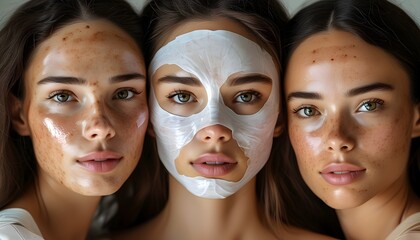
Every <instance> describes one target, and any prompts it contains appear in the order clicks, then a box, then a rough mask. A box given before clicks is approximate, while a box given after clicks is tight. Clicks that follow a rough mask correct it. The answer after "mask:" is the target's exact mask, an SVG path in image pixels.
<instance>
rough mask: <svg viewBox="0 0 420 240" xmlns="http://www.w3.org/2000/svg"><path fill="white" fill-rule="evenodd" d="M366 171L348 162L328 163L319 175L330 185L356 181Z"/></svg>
mask: <svg viewBox="0 0 420 240" xmlns="http://www.w3.org/2000/svg"><path fill="white" fill-rule="evenodd" d="M365 172H366V168H362V167H359V166H356V165H352V164H348V163H331V164H328V165H327V166H326V167H325V168H324V169H323V170H322V171H321V172H319V173H320V174H321V176H322V177H323V178H324V180H325V181H327V182H328V183H329V184H331V185H338V186H339V185H347V184H350V183H352V182H354V181H356V180H357V179H358V178H359V177H361V176H362V175H363V174H364V173H365Z"/></svg>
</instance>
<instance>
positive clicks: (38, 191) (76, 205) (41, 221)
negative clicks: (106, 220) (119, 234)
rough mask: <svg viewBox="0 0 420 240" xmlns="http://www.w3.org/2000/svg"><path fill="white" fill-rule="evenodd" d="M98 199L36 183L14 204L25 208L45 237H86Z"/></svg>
mask: <svg viewBox="0 0 420 240" xmlns="http://www.w3.org/2000/svg"><path fill="white" fill-rule="evenodd" d="M99 201H100V197H96V196H95V197H88V196H83V195H80V194H78V193H75V192H73V191H71V190H68V189H67V188H65V187H64V186H57V185H54V186H51V185H49V184H35V185H33V186H31V187H30V188H29V189H28V191H26V193H25V194H24V195H23V196H22V197H21V198H20V199H18V200H17V201H16V202H15V203H14V204H13V207H21V208H24V209H26V210H28V211H29V212H30V213H31V215H32V217H33V218H34V220H35V222H36V224H37V225H38V227H39V229H40V231H41V233H42V235H43V237H44V238H45V239H64V240H65V239H86V237H87V233H88V230H89V227H90V225H91V220H92V218H93V215H94V214H95V210H96V207H97V205H98V203H99Z"/></svg>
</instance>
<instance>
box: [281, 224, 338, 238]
mask: <svg viewBox="0 0 420 240" xmlns="http://www.w3.org/2000/svg"><path fill="white" fill-rule="evenodd" d="M281 228H282V232H283V234H282V235H283V236H284V239H291V240H301V239H302V240H307V239H311V240H336V238H333V237H330V236H326V235H322V234H319V233H316V232H311V231H309V230H306V229H303V228H297V227H293V226H288V225H283V226H282V227H281Z"/></svg>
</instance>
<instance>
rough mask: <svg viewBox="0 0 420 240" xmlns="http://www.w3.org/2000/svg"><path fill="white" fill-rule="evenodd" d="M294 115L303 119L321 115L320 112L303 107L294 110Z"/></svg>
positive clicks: (312, 108) (309, 107)
mask: <svg viewBox="0 0 420 240" xmlns="http://www.w3.org/2000/svg"><path fill="white" fill-rule="evenodd" d="M293 113H295V114H297V115H298V116H299V117H301V118H310V117H313V116H316V115H320V114H321V113H320V112H319V111H318V110H316V109H315V108H314V107H311V106H303V107H299V108H297V109H293Z"/></svg>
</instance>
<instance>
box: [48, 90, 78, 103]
mask: <svg viewBox="0 0 420 240" xmlns="http://www.w3.org/2000/svg"><path fill="white" fill-rule="evenodd" d="M72 95H73V94H72V93H71V92H68V91H56V92H53V93H51V94H50V96H49V97H48V99H52V100H53V101H55V102H58V103H64V102H71V101H74V99H75V98H74V97H73V96H72Z"/></svg>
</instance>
